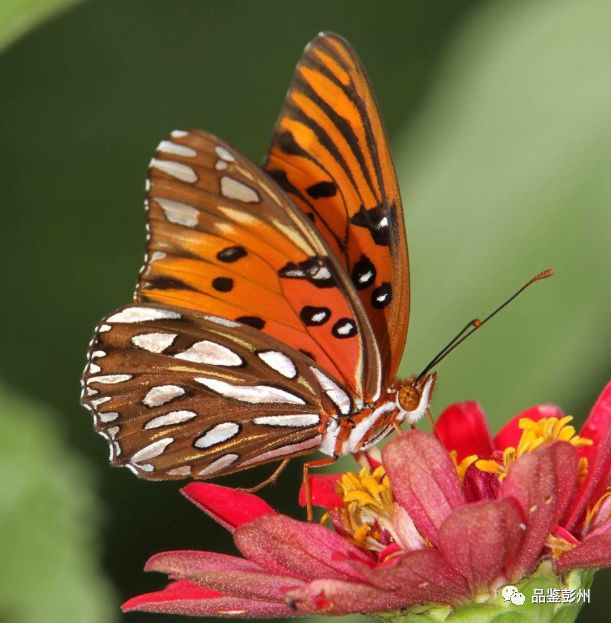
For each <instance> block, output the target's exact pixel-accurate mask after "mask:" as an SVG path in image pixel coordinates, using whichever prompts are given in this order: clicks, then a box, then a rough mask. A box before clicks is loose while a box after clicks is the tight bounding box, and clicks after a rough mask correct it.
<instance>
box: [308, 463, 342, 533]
mask: <svg viewBox="0 0 611 623" xmlns="http://www.w3.org/2000/svg"><path fill="white" fill-rule="evenodd" d="M337 459H338V457H337V456H330V457H328V458H326V459H318V460H316V461H308V462H307V463H304V464H303V489H304V492H305V499H306V509H307V517H308V521H313V520H314V513H313V511H312V490H311V488H310V470H311V469H312V468H318V467H324V466H325V465H331V464H332V463H335V461H337Z"/></svg>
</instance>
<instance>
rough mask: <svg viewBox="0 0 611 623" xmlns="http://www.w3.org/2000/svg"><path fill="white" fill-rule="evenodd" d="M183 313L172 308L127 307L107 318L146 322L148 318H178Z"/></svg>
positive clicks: (109, 320)
mask: <svg viewBox="0 0 611 623" xmlns="http://www.w3.org/2000/svg"><path fill="white" fill-rule="evenodd" d="M179 318H181V315H180V314H179V313H178V312H175V311H171V310H170V309H158V308H156V307H126V308H125V309H122V310H121V311H120V312H117V313H116V314H113V315H112V316H110V318H107V319H106V320H107V322H127V323H131V322H145V321H147V320H178V319H179Z"/></svg>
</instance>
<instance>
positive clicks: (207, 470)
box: [197, 453, 240, 476]
mask: <svg viewBox="0 0 611 623" xmlns="http://www.w3.org/2000/svg"><path fill="white" fill-rule="evenodd" d="M239 458H240V456H239V455H238V454H233V453H229V454H223V456H220V457H219V458H218V459H216V460H214V461H212V463H210V465H208V466H207V467H204V469H201V470H200V471H199V472H198V474H197V475H198V476H209V475H211V474H216V473H217V472H220V471H222V470H224V469H225V468H227V467H229V466H230V465H232V464H233V463H235V462H236V461H237V460H238V459H239Z"/></svg>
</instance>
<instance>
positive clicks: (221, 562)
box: [144, 550, 262, 577]
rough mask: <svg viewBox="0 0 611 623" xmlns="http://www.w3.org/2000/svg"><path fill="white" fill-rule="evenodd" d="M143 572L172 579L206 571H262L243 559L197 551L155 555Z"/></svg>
mask: <svg viewBox="0 0 611 623" xmlns="http://www.w3.org/2000/svg"><path fill="white" fill-rule="evenodd" d="M144 570H145V571H159V572H160V573H165V574H166V575H170V576H172V577H179V576H182V577H186V576H194V575H198V574H200V573H205V572H207V571H262V569H261V567H259V566H258V565H256V564H255V563H254V562H250V560H244V558H238V557H237V556H228V555H227V554H217V553H216V552H201V551H197V550H178V551H170V552H161V553H159V554H155V555H154V556H151V557H150V558H149V559H148V560H147V562H146V565H145V567H144Z"/></svg>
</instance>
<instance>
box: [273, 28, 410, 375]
mask: <svg viewBox="0 0 611 623" xmlns="http://www.w3.org/2000/svg"><path fill="white" fill-rule="evenodd" d="M265 168H266V170H267V171H268V172H269V173H270V175H272V176H273V177H274V178H275V179H276V181H277V182H278V183H279V184H280V186H282V188H283V189H284V190H285V191H286V192H287V193H288V194H289V196H290V197H291V199H292V200H293V201H294V202H295V204H296V205H297V206H298V207H299V208H301V210H302V211H303V212H304V213H305V214H306V215H307V216H308V217H309V218H311V219H312V221H313V223H314V225H315V226H316V227H317V229H318V231H319V232H320V233H321V234H322V235H323V236H324V238H325V239H326V241H327V242H328V244H329V245H330V248H331V249H332V250H333V252H334V253H335V255H336V256H337V257H338V258H339V260H340V261H341V263H342V265H343V267H344V269H345V271H346V273H347V274H348V275H350V277H351V280H352V283H353V285H354V287H355V288H356V290H357V292H358V296H359V297H360V299H361V302H362V303H363V306H364V308H365V310H366V312H367V315H368V317H369V320H370V322H371V325H372V327H373V330H374V332H375V335H376V339H377V343H378V345H379V348H380V353H381V359H382V366H383V374H382V377H383V380H384V383H385V384H386V383H388V382H389V381H391V380H393V379H394V377H395V374H396V372H397V368H398V366H399V363H400V361H401V356H402V354H403V350H404V347H405V339H406V336H407V325H408V319H409V268H408V255H407V242H406V237H405V228H404V223H403V211H402V207H401V197H400V196H399V187H398V185H397V180H396V176H395V171H394V167H393V162H392V156H391V153H390V148H389V146H388V141H387V138H386V133H385V131H384V127H383V124H382V119H381V116H380V112H379V110H378V106H377V104H376V100H375V96H374V94H373V91H372V89H371V86H370V84H369V81H368V79H367V75H366V73H365V69H364V67H363V65H362V63H361V61H360V60H359V58H358V56H357V54H356V52H355V51H354V49H353V48H352V46H351V45H350V44H349V43H348V42H347V41H346V40H344V39H343V38H342V37H339V36H338V35H336V34H333V33H322V34H321V35H319V36H318V37H317V38H316V39H314V41H312V42H311V43H310V44H309V45H308V46H307V48H306V50H305V52H304V54H303V56H302V58H301V60H300V61H299V64H298V65H297V69H296V71H295V75H294V77H293V81H292V83H291V86H290V88H289V91H288V95H287V98H286V102H285V105H284V108H283V109H282V112H281V114H280V117H279V119H278V122H277V124H276V128H275V130H274V136H273V139H272V144H271V148H270V151H269V155H268V158H267V162H266V164H265Z"/></svg>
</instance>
